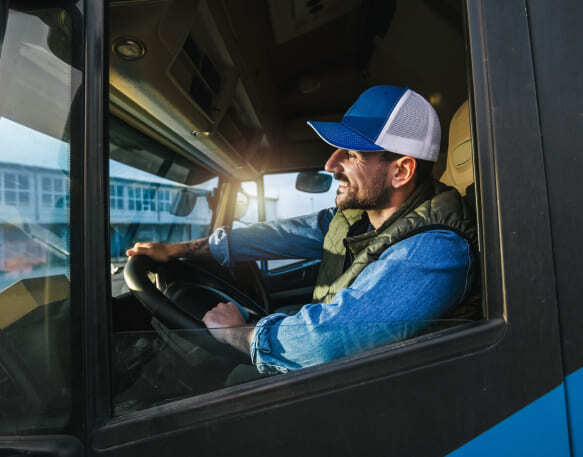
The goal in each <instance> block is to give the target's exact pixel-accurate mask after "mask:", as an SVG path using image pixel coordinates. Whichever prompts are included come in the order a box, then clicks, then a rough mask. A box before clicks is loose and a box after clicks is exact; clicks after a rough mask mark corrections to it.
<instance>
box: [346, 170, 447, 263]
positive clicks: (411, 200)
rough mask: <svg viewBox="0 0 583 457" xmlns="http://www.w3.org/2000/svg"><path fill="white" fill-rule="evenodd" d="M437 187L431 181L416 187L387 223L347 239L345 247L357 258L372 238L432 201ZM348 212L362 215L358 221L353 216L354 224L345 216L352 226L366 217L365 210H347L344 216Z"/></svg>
mask: <svg viewBox="0 0 583 457" xmlns="http://www.w3.org/2000/svg"><path fill="white" fill-rule="evenodd" d="M435 187H436V186H435V183H434V182H431V181H426V182H424V183H423V184H421V185H420V186H418V187H416V188H415V189H414V190H413V192H411V195H409V197H407V199H406V200H405V201H404V202H403V204H402V205H401V206H399V208H398V209H397V211H395V212H394V213H393V214H392V215H391V216H390V217H389V218H388V219H387V220H386V221H385V222H383V224H382V225H381V226H380V227H379V228H378V229H376V230H370V231H368V232H366V233H362V234H360V235H356V236H352V237H347V238H345V241H344V245H345V246H346V247H347V248H348V249H350V251H351V253H352V255H354V256H356V255H357V254H358V253H359V252H360V251H361V250H362V249H363V248H365V247H366V246H367V245H368V244H369V241H370V240H371V239H372V238H375V237H376V236H378V235H379V234H381V233H382V232H384V231H385V230H387V229H388V228H389V227H390V226H391V225H393V224H394V223H395V222H396V221H397V220H399V219H401V218H402V217H403V216H405V215H407V214H409V213H410V212H411V211H413V210H415V208H417V207H419V206H420V205H421V204H422V203H423V202H425V201H427V200H430V199H431V198H432V197H433V196H434V195H435V193H436V189H435ZM348 211H358V212H359V213H360V214H359V217H358V218H357V219H355V217H356V214H354V215H351V219H353V221H354V222H352V223H351V222H350V219H348V217H346V216H345V217H346V219H347V220H348V222H349V224H350V225H353V224H354V223H356V222H358V221H359V220H360V219H361V218H362V217H366V214H363V213H364V211H363V210H345V211H343V212H342V213H343V214H344V213H346V212H348ZM367 219H368V217H367Z"/></svg>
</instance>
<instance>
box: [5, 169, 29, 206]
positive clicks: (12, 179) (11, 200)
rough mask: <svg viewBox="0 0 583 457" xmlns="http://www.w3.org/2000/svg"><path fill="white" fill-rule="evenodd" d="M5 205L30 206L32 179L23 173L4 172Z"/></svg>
mask: <svg viewBox="0 0 583 457" xmlns="http://www.w3.org/2000/svg"><path fill="white" fill-rule="evenodd" d="M3 184H4V186H3V187H4V188H3V192H2V194H3V197H4V203H5V204H6V205H9V206H29V205H30V198H31V197H30V192H31V186H30V177H29V176H28V175H25V174H22V173H15V172H9V171H6V172H4V182H3Z"/></svg>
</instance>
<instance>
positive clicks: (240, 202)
mask: <svg viewBox="0 0 583 457" xmlns="http://www.w3.org/2000/svg"><path fill="white" fill-rule="evenodd" d="M248 209H249V197H248V196H247V194H245V193H243V192H238V193H237V205H236V206H235V215H234V216H233V219H234V220H236V221H240V220H241V218H242V217H243V216H245V213H246V212H247V210H248Z"/></svg>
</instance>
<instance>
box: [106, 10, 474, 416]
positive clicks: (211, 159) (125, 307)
mask: <svg viewBox="0 0 583 457" xmlns="http://www.w3.org/2000/svg"><path fill="white" fill-rule="evenodd" d="M108 13H109V15H110V16H109V17H110V37H109V38H110V43H111V46H110V55H109V66H110V73H109V109H110V131H111V134H110V158H111V159H112V160H113V161H115V162H119V163H121V164H125V165H127V166H131V167H135V168H138V169H140V170H142V171H148V172H150V173H152V174H154V175H156V176H157V177H158V178H162V179H167V180H171V181H176V182H178V183H179V184H181V185H184V186H187V187H189V188H196V187H197V186H200V185H201V184H203V187H204V186H205V183H208V182H209V180H211V181H212V179H213V178H215V177H218V180H217V181H216V184H215V185H216V187H215V188H212V189H209V190H210V193H208V194H207V197H206V199H207V204H208V209H209V210H210V211H211V212H212V217H211V218H210V219H208V220H207V221H206V225H205V226H204V227H203V228H201V230H200V232H198V233H197V236H200V237H202V236H206V235H208V233H209V231H212V229H213V228H216V227H220V226H231V225H233V223H234V220H235V219H237V218H239V219H241V214H239V215H238V217H237V212H238V210H237V198H236V195H237V194H238V193H239V194H240V192H239V189H240V185H241V183H242V182H256V183H259V185H256V186H255V192H257V190H258V189H263V188H264V186H263V185H262V183H261V180H262V179H263V176H264V175H269V174H274V173H283V172H294V171H301V170H319V169H322V168H323V164H324V163H325V161H326V159H327V158H328V156H329V155H330V153H331V152H332V148H331V147H330V146H329V145H327V144H326V143H324V142H323V141H321V139H320V138H318V137H317V135H315V134H314V132H313V131H312V130H311V129H309V128H308V127H307V125H306V121H307V120H339V119H340V118H341V117H342V115H343V113H344V112H345V110H346V109H347V107H348V106H350V105H351V104H352V103H353V102H354V100H355V99H356V98H357V97H358V95H359V94H360V93H361V92H362V91H363V90H364V89H366V88H367V87H370V86H372V85H375V84H394V85H403V86H407V87H411V88H413V89H414V90H416V91H418V92H419V93H421V94H422V95H424V96H425V97H426V98H427V99H428V100H430V102H431V103H432V104H433V106H434V107H435V109H436V110H437V112H438V114H439V117H440V120H441V123H442V132H443V133H442V147H441V150H442V153H441V155H440V159H439V160H438V162H437V163H436V165H435V167H434V176H435V177H436V179H441V180H442V181H443V182H445V183H446V184H448V185H453V186H455V187H457V188H458V189H459V190H460V192H461V193H462V195H464V196H466V194H467V192H466V190H467V189H468V188H470V191H469V193H468V195H467V196H466V200H467V201H468V202H469V204H470V206H471V207H475V201H474V199H475V193H474V192H473V186H472V183H473V181H474V173H473V167H472V140H471V134H470V118H469V110H468V102H467V99H468V84H469V83H468V69H467V62H468V55H467V53H468V49H467V43H466V39H465V23H464V16H463V13H462V4H461V3H460V2H457V1H445V2H436V1H431V0H427V1H416V2H408V1H364V2H363V1H349V2H346V1H333V0H328V1H327V0H322V1H303V0H302V1H293V2H281V1H277V0H273V1H269V0H266V1H254V2H237V1H222V2H211V1H205V0H201V1H198V2H191V1H180V0H178V1H154V2H152V1H148V2H141V1H137V2H136V1H132V2H129V1H112V2H110V5H109V10H108ZM420 30H422V31H423V33H419V31H420ZM428 36H431V37H434V39H432V40H427V37H428ZM450 121H451V126H450ZM448 126H450V127H449V128H448ZM122 129H123V130H124V131H126V132H130V131H132V130H133V131H134V132H135V133H133V134H132V135H133V136H136V135H138V134H139V135H140V136H144V137H147V138H145V139H144V142H143V144H150V143H152V140H154V141H156V142H157V143H159V144H161V145H163V147H162V148H160V152H159V153H158V154H157V156H158V159H157V161H156V162H155V164H156V165H155V166H154V165H153V164H152V161H151V160H149V157H151V155H150V156H148V155H143V156H142V157H140V152H141V151H140V150H139V148H137V147H128V144H127V138H126V137H124V135H123V133H121V132H122ZM138 132H139V133H138ZM124 141H125V142H126V144H125V145H124ZM448 145H449V149H450V152H449V153H446V152H447V151H448ZM152 149H153V147H151V148H149V150H152ZM116 166H117V165H116ZM180 169H181V170H183V172H182V173H179V172H177V170H180ZM110 176H111V177H112V178H113V177H114V176H113V174H110ZM258 180H259V181H258ZM207 187H208V186H207ZM258 195H259V194H257V193H255V198H256V199H257V202H258V203H256V204H255V205H251V206H250V208H249V209H250V210H251V211H255V212H258V213H259V216H258V217H257V216H255V217H256V219H254V220H255V221H257V220H264V219H265V207H264V208H263V213H264V214H263V215H261V214H260V213H261V212H262V211H261V205H262V203H261V200H260V199H261V197H259V198H258V197H257V196H258ZM305 195H306V197H304V198H307V197H308V195H309V194H305ZM201 197H202V198H204V196H203V195H201V196H199V199H201ZM251 198H253V196H251ZM263 198H265V195H263ZM300 198H301V197H300ZM197 205H199V204H198V203H197ZM263 205H265V201H264V202H263ZM332 205H333V200H330V202H329V206H332ZM197 208H198V206H195V211H196V209H197ZM246 211H247V210H244V211H242V213H245V212H246ZM239 212H241V211H239ZM110 214H112V224H113V222H114V217H113V213H110ZM262 216H263V217H262ZM252 220H253V219H252ZM236 223H237V222H235V224H236ZM120 227H121V225H120ZM120 227H117V228H115V227H114V228H112V230H113V231H112V237H114V236H116V235H115V234H114V231H115V232H120V231H123V230H124V229H122V228H120ZM124 227H126V226H124ZM127 227H128V228H132V224H129V225H127ZM140 233H141V232H140V229H139V228H138V229H136V228H135V227H134V231H133V235H132V234H129V235H128V232H127V231H126V232H125V236H122V237H121V238H122V239H124V240H125V243H122V244H124V245H125V246H124V247H123V248H122V249H118V252H117V255H119V259H120V264H119V267H120V268H121V266H122V264H123V263H125V260H126V259H125V258H124V256H123V249H125V248H127V247H128V246H129V245H131V244H132V242H135V241H163V242H167V241H170V239H168V238H163V236H162V237H161V236H160V232H156V233H157V236H154V237H152V236H150V238H146V239H144V238H143V236H144V235H143V234H142V236H140ZM145 236H146V237H147V236H148V234H146V235H145ZM193 236H194V235H192V232H190V237H191V238H192V237H193ZM185 239H188V238H185ZM174 240H178V239H176V238H174ZM180 240H182V239H180ZM128 243H129V244H128ZM308 263H309V265H307V264H308ZM193 269H194V270H193ZM138 270H139V268H138ZM161 270H162V271H159V277H158V286H159V287H158V288H159V289H161V290H164V291H165V296H166V297H167V298H170V300H171V301H173V302H174V304H175V305H176V303H181V304H180V305H178V308H179V309H180V310H181V311H182V312H184V313H186V315H189V316H190V318H191V319H190V320H191V321H193V320H197V319H198V320H200V318H201V317H202V315H203V314H204V312H205V311H206V310H208V309H209V306H210V304H211V303H216V302H218V301H224V300H223V299H224V298H225V296H226V297H228V298H229V299H230V300H232V301H235V302H237V303H240V304H243V306H244V308H245V309H246V310H247V312H249V313H251V315H252V316H254V317H255V318H256V319H258V318H259V317H261V316H263V315H265V314H268V313H270V312H273V311H274V310H276V309H280V308H281V307H282V306H289V305H294V304H298V303H309V301H310V298H311V287H313V283H314V282H315V279H316V274H317V264H316V265H314V263H313V262H306V263H304V264H302V263H301V262H299V263H296V264H294V265H293V268H288V269H286V268H285V267H284V268H282V269H279V270H277V271H276V274H273V273H271V272H270V271H269V270H266V269H265V268H262V266H261V265H259V266H258V265H256V264H255V263H254V262H247V263H244V264H241V265H238V266H237V267H236V268H235V269H234V270H232V271H220V269H217V268H216V267H215V266H213V265H212V262H211V264H209V265H204V266H203V268H202V270H204V271H200V268H198V270H197V266H196V265H191V266H190V267H188V266H185V265H184V263H182V264H178V265H172V266H169V265H166V266H165V267H162V268H161ZM118 271H119V270H118ZM128 271H129V270H128V269H127V268H126V277H127V274H128V273H127V272H128ZM131 271H132V272H133V270H131ZM185 271H187V272H188V273H185ZM197 271H198V272H197ZM205 271H206V272H212V275H213V277H210V276H204V272H205ZM170 272H171V273H170ZM136 274H137V273H136ZM201 275H202V276H201ZM141 276H142V279H143V278H144V277H145V272H144V271H142V272H141ZM160 276H162V277H163V278H160ZM177 277H181V278H182V279H181V280H180V281H178V280H176V278H177ZM194 278H196V279H194ZM135 280H137V279H136V278H132V279H131V281H135ZM112 281H113V282H114V283H121V274H120V275H118V276H112ZM201 284H203V285H204V284H206V285H204V286H202V287H204V288H205V291H204V292H203V291H202V290H201ZM230 285H231V286H233V285H234V286H235V287H234V289H233V288H230ZM229 288H230V292H227V289H229ZM137 289H139V290H140V291H144V290H145V289H151V290H150V291H149V292H148V293H144V292H142V294H143V295H149V297H147V296H142V297H139V298H140V300H139V301H137V300H136V298H135V296H133V295H129V294H127V293H126V294H121V292H122V291H123V292H127V289H124V287H123V284H122V285H121V286H120V287H119V292H120V294H119V295H117V296H116V293H114V297H113V317H114V322H115V323H116V326H115V328H116V333H115V335H116V339H117V340H119V341H120V344H119V345H118V346H116V350H118V351H119V355H120V359H119V360H118V361H119V364H120V365H119V369H118V370H117V372H118V373H124V375H123V376H122V378H123V379H122V380H120V384H119V390H120V395H119V397H118V402H117V405H118V407H119V408H118V409H119V413H120V414H122V413H123V412H124V410H125V408H127V409H128V410H131V409H139V408H142V407H145V406H148V405H150V404H152V403H156V402H157V401H156V400H155V399H153V398H149V397H148V395H147V394H146V393H145V392H144V391H143V390H142V391H140V392H139V393H136V389H140V388H141V389H145V390H147V391H149V392H153V390H154V389H152V383H154V384H156V385H157V386H159V385H164V386H165V388H167V389H169V391H168V392H165V393H164V394H162V395H160V392H154V394H153V395H154V396H157V397H164V395H166V396H167V397H168V398H170V397H172V398H175V397H181V396H186V395H192V394H193V393H201V392H204V391H207V390H210V389H216V388H217V387H218V386H217V384H216V383H217V379H219V378H220V379H222V380H223V381H221V382H224V383H225V385H231V384H237V383H239V382H242V381H245V380H249V379H254V378H256V377H257V376H258V375H257V373H256V370H254V369H253V367H250V369H245V368H244V367H242V366H238V368H237V369H236V370H233V366H232V365H229V364H228V363H227V367H226V368H225V367H224V366H223V365H221V364H222V363H223V361H220V362H217V360H216V359H214V358H213V361H212V363H214V364H216V363H218V365H220V366H215V365H213V367H212V368H208V367H207V368H205V369H201V368H200V366H199V365H198V364H199V363H201V362H200V360H199V359H197V357H200V354H198V353H197V351H196V346H200V345H202V346H203V347H206V348H207V349H208V350H209V351H211V352H213V348H209V347H208V346H205V344H209V342H208V341H207V342H206V343H205V341H202V340H204V339H205V338H206V336H200V335H199V336H198V337H195V336H194V335H197V334H199V333H201V332H203V331H204V330H200V321H199V325H198V327H197V325H196V323H193V322H184V321H181V320H180V317H179V316H174V317H172V316H169V315H168V314H172V312H171V311H169V310H166V311H160V310H164V309H165V308H164V305H163V304H162V303H163V301H164V299H163V298H162V297H161V294H160V292H156V291H155V290H153V288H150V287H149V286H148V284H147V281H141V282H140V286H139V287H137ZM211 290H221V291H222V293H224V294H225V296H221V295H216V294H215V295H213V292H211ZM138 295H139V294H138ZM155 295H158V299H156V298H155ZM195 297H205V298H204V299H202V298H200V299H198V298H195ZM235 297H236V298H235ZM205 300H206V301H207V302H208V303H206V302H205ZM473 300H474V301H475V300H476V297H473ZM139 302H141V303H142V304H144V303H145V302H146V303H147V302H150V304H149V305H148V304H146V305H145V308H146V312H144V307H143V306H142V304H140V303H139ZM201 302H205V303H204V305H202V306H201V304H200V303H201ZM474 305H475V303H474ZM168 306H169V307H171V305H168ZM462 308H463V307H462ZM154 309H155V310H157V313H153V312H152V310H154ZM469 309H470V311H471V310H474V311H475V306H473V308H472V307H471V306H470V307H469ZM147 310H150V311H147ZM164 313H166V314H164ZM151 314H154V316H155V317H154V321H153V322H154V324H153V325H154V328H155V329H156V330H157V333H156V332H152V333H151V334H152V335H154V336H155V337H154V338H153V339H152V338H151V339H148V338H146V337H144V336H143V335H142V337H140V338H139V339H137V340H136V338H135V332H138V331H147V330H149V331H151V330H152V328H151V326H150V319H151ZM162 314H164V316H162ZM470 315H471V316H470ZM137 316H142V318H141V319H137ZM449 317H450V318H451V322H452V324H450V325H449V326H453V325H455V324H456V323H457V324H460V323H464V322H467V318H468V317H470V318H471V319H476V318H480V317H481V313H480V312H478V314H477V315H476V313H475V312H473V314H472V313H471V312H470V314H468V310H466V314H465V315H458V316H449ZM456 318H457V319H456ZM186 320H187V321H188V319H186ZM179 322H182V324H180V323H179ZM165 324H166V325H165ZM429 327H431V326H429ZM444 327H445V326H444V325H439V326H433V327H431V328H433V330H436V329H442V330H443V328H444ZM197 328H198V330H197ZM180 329H182V330H185V329H190V332H186V333H185V332H183V333H182V337H185V338H186V339H188V338H189V337H187V336H186V334H189V335H190V338H193V339H196V341H195V343H194V345H193V346H191V345H190V344H189V343H188V342H187V341H185V339H181V336H180ZM426 333H427V332H426ZM160 335H162V340H163V341H164V345H165V346H164V347H173V349H170V350H169V354H167V355H166V356H165V357H166V358H167V359H165V361H164V363H170V364H172V363H178V364H186V365H187V366H188V367H189V369H190V370H192V372H189V369H184V370H183V371H182V373H183V374H184V377H183V378H182V379H178V380H177V379H172V380H166V381H168V382H167V383H166V384H164V383H163V382H161V381H160V379H161V378H163V376H161V373H162V372H164V371H166V372H172V373H175V372H176V370H175V369H168V367H165V366H164V363H162V362H161V361H160V360H159V358H160V354H161V353H162V352H158V351H157V350H155V349H154V347H155V346H156V345H161V344H162V343H160V342H159V341H158V338H159V337H160ZM197 338H198V339H197ZM201 339H202V340H201ZM140 345H141V346H140ZM138 346H140V347H141V349H138V348H137V347H138ZM177 347H179V348H180V349H177ZM172 351H174V352H177V351H178V352H181V355H180V356H179V358H182V359H183V360H181V361H180V362H172V361H169V360H170V359H172V358H173V357H174V355H172ZM221 351H222V352H225V351H226V348H220V349H218V348H216V347H215V351H214V352H215V353H217V352H219V353H220V352H221ZM203 352H204V351H203ZM155 353H158V355H156V356H155V357H154V354H155ZM185 354H191V355H192V354H196V356H188V355H185ZM153 357H154V358H153ZM235 358H236V357H235ZM195 359H196V360H195ZM144 360H147V361H148V362H146V365H148V363H149V364H150V365H152V367H150V368H149V370H154V371H156V373H157V374H156V375H153V374H152V373H150V372H148V369H146V370H144V367H143V365H144ZM152 360H155V363H154V362H152ZM185 360H186V363H185ZM247 363H248V361H247ZM244 364H245V361H243V365H244ZM130 366H133V367H138V366H139V372H140V373H139V374H138V373H137V372H136V373H134V372H133V371H132V370H131V369H128V367H130ZM164 367H165V368H164ZM136 369H137V368H136ZM221 370H227V371H228V373H231V374H230V375H229V374H228V373H223V372H221ZM134 371H135V370H134ZM202 372H204V373H206V375H208V376H209V378H212V379H209V380H208V381H202V377H203V376H202V375H201V373H202ZM145 373H146V374H145ZM217 373H219V374H217ZM173 376H174V375H173ZM148 378H151V379H155V382H154V381H151V380H149V381H148ZM128 379H129V380H130V381H129V382H128ZM136 379H137V381H136ZM193 379H196V381H195V382H193V381H192V380H193ZM225 379H226V381H225ZM132 383H133V384H132ZM140 383H141V384H142V386H141V387H136V386H138V385H139V384H140ZM168 383H169V384H171V385H169V384H168ZM129 384H131V386H130V385H129ZM179 384H180V385H181V387H178V385H179ZM184 386H186V387H184ZM136 398H139V400H136ZM168 398H165V400H167V399H168ZM158 401H159V400H158Z"/></svg>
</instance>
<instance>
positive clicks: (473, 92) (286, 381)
mask: <svg viewBox="0 0 583 457" xmlns="http://www.w3.org/2000/svg"><path fill="white" fill-rule="evenodd" d="M480 8H481V5H478V4H476V5H473V4H472V2H467V3H466V9H467V11H465V12H466V13H467V14H468V18H467V19H468V21H467V23H466V28H465V35H466V39H467V42H468V47H467V49H468V51H467V54H468V65H467V66H466V68H467V69H468V75H469V76H471V78H470V79H469V84H468V90H469V99H470V119H471V122H472V128H473V132H474V138H473V141H474V174H475V183H476V200H477V203H478V205H477V207H476V208H477V215H478V220H479V221H484V225H483V226H482V227H481V230H480V232H479V240H480V246H481V249H482V254H481V256H480V262H481V266H482V272H481V274H482V280H483V283H482V284H483V285H484V287H483V290H484V292H483V302H484V303H487V305H485V308H486V311H485V312H486V314H485V317H486V319H485V320H482V321H477V322H473V323H468V324H464V325H462V326H460V327H459V328H458V327H456V328H453V329H448V330H444V331H440V332H436V333H432V334H429V335H421V336H419V337H415V338H412V339H409V340H406V341H403V342H397V343H394V344H389V345H385V346H381V347H378V348H375V349H371V350H368V351H365V352H363V353H359V354H356V355H354V356H350V357H345V358H342V359H339V360H335V361H332V362H329V363H326V364H323V365H319V366H315V367H310V368H305V369H303V370H299V371H296V372H290V373H287V374H286V375H285V376H277V377H271V378H266V379H259V380H255V381H250V382H247V383H245V384H241V385H236V386H233V387H225V388H222V389H218V390H216V391H212V392H208V393H205V394H201V395H196V396H193V397H188V398H184V399H180V400H174V401H170V402H168V403H165V404H163V405H160V406H153V407H150V408H147V409H144V410H140V411H137V412H135V413H130V414H128V415H127V416H122V417H117V418H115V419H114V421H113V422H112V423H111V425H110V426H107V427H105V428H104V429H102V430H100V431H99V432H98V433H97V434H96V435H95V444H96V445H97V446H99V445H100V443H107V445H115V443H119V442H120V441H119V440H120V438H118V437H117V436H116V435H117V434H119V433H120V431H121V432H123V433H122V435H123V436H132V439H138V440H139V439H146V438H147V437H148V433H149V431H148V430H147V427H145V428H144V426H143V425H144V424H146V423H148V422H150V421H152V420H156V423H157V426H158V429H157V433H160V434H162V433H165V432H171V431H173V430H174V426H175V423H176V419H177V418H178V417H180V418H181V421H182V422H183V423H185V422H188V423H191V424H194V423H199V422H202V421H213V420H217V419H220V418H223V417H226V416H233V415H236V414H243V413H245V412H248V411H251V410H257V409H259V408H263V407H266V406H268V405H270V404H273V403H275V402H278V403H279V402H285V401H290V400H294V399H299V398H305V397H307V396H310V395H312V394H315V393H317V392H322V391H325V390H328V389H335V390H336V389H339V388H342V387H349V386H354V385H357V384H359V383H362V382H366V381H368V380H370V379H371V378H380V377H387V376H391V375H394V374H397V373H401V372H404V371H406V370H411V369H415V368H419V367H423V366H425V365H429V364H433V363H437V362H440V361H443V360H447V359H449V358H453V357H458V356H460V355H464V354H472V353H475V352H477V351H480V350H483V349H484V348H486V347H488V346H490V345H493V344H495V343H496V342H499V341H500V340H501V339H502V338H503V337H504V335H505V334H506V332H507V322H506V321H505V316H504V314H503V306H502V298H501V297H502V284H501V259H500V257H499V255H497V254H496V253H497V252H500V251H499V249H500V239H499V230H498V229H499V227H498V216H497V215H498V206H497V190H496V179H495V174H496V169H495V163H494V162H493V158H492V156H493V154H492V150H493V144H492V138H491V130H492V128H493V127H492V125H491V123H490V122H489V115H490V113H489V100H490V99H489V96H490V95H489V93H488V80H487V69H486V66H485V65H484V63H483V60H484V59H485V58H486V51H485V48H486V43H485V41H484V34H483V30H482V28H483V24H482V23H481V22H480V11H479V9H480ZM470 29H471V33H470ZM470 49H471V54H470ZM478 124H479V128H478V129H476V125H478ZM283 171H289V170H282V172H283ZM298 171H300V170H298ZM276 172H277V170H276V171H273V173H276ZM263 184H264V183H263V175H261V178H260V180H258V194H261V195H263V191H264V187H263ZM235 195H236V192H231V197H234V196H235ZM234 205H235V199H232V204H231V207H232V208H233V209H234ZM263 205H264V202H263V204H262V203H261V202H260V204H259V207H260V209H261V208H262V209H263V217H264V214H265V208H264V206H263ZM231 212H232V211H231ZM260 220H261V216H260ZM210 405H213V406H214V408H210V407H209V406H210Z"/></svg>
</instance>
